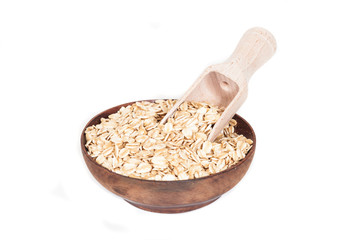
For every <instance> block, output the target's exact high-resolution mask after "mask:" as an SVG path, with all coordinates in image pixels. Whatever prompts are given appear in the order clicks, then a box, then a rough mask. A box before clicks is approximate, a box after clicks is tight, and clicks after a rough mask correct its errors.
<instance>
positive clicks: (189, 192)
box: [81, 100, 256, 213]
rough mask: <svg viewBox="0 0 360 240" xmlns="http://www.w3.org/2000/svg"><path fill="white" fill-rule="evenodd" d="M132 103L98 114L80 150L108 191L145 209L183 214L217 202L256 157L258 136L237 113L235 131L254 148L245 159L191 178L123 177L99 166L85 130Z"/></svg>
mask: <svg viewBox="0 0 360 240" xmlns="http://www.w3.org/2000/svg"><path fill="white" fill-rule="evenodd" d="M144 101H149V102H154V101H155V100H144ZM133 103H135V102H130V103H125V104H122V105H119V106H116V107H113V108H110V109H108V110H106V111H104V112H102V113H99V114H98V115H96V116H95V117H94V118H93V119H91V120H90V121H89V122H88V123H87V124H86V126H85V128H84V130H83V131H82V133H81V150H82V154H83V156H84V159H85V162H86V165H87V166H88V168H89V170H90V172H91V173H92V175H93V176H94V177H95V179H96V180H97V181H99V182H100V183H101V185H103V186H104V187H105V188H106V189H108V190H109V191H111V192H113V193H115V194H116V195H119V196H120V197H122V198H123V199H124V200H125V201H127V202H129V203H130V204H132V205H134V206H136V207H138V208H141V209H143V210H147V211H152V212H160V213H180V212H187V211H191V210H194V209H197V208H201V207H203V206H206V205H208V204H210V203H212V202H214V201H215V200H217V199H218V198H219V197H220V196H221V195H222V194H224V193H225V192H227V191H229V190H230V189H231V188H233V187H234V186H235V185H236V184H237V183H238V182H239V181H240V180H241V179H242V178H243V176H244V175H245V173H246V171H247V170H248V168H249V166H250V163H251V161H252V159H253V157H254V153H255V147H256V138H255V133H254V130H253V129H252V127H251V126H250V124H249V123H248V122H246V121H245V119H243V118H242V117H240V116H239V115H237V114H236V115H235V116H234V119H235V120H236V121H237V125H236V126H235V132H236V133H238V134H243V135H244V136H245V137H247V138H250V139H251V140H253V141H254V143H253V147H252V148H251V149H250V151H249V152H248V153H247V154H246V157H245V158H244V159H243V160H241V161H240V162H238V163H237V164H235V165H233V166H231V167H230V168H228V169H226V170H224V171H222V172H219V173H216V174H212V175H209V176H207V177H202V178H197V179H190V180H176V181H155V180H142V179H137V178H131V177H127V176H123V175H120V174H117V173H114V172H112V171H110V170H108V169H106V168H104V167H103V166H101V165H99V164H98V163H96V161H95V160H94V158H92V157H91V156H90V155H89V154H88V153H87V150H86V148H85V129H86V128H87V127H89V126H91V125H94V124H98V123H100V119H101V118H106V117H108V116H109V115H110V114H112V113H115V112H117V111H118V110H119V109H120V108H121V107H126V106H128V105H130V104H133Z"/></svg>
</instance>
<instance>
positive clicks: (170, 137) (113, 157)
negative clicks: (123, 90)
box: [85, 100, 253, 181]
mask: <svg viewBox="0 0 360 240" xmlns="http://www.w3.org/2000/svg"><path fill="white" fill-rule="evenodd" d="M175 102H176V100H157V101H156V102H155V103H150V102H145V101H143V102H136V103H134V104H132V105H129V106H127V107H122V108H121V109H120V110H119V111H118V112H117V113H114V114H111V115H109V117H108V118H102V119H101V123H100V124H97V125H94V126H90V127H88V128H87V129H86V131H85V134H86V145H85V146H86V148H87V150H88V153H89V155H90V156H92V157H93V158H94V159H95V160H96V162H97V163H98V164H100V165H102V166H104V167H105V168H107V169H109V170H111V171H113V172H115V173H118V174H121V175H125V176H129V177H134V178H141V179H147V180H163V181H166V180H167V181H169V180H186V179H193V178H200V177H205V176H208V175H210V174H214V173H217V172H221V171H223V170H225V169H227V168H229V167H230V166H232V165H234V164H235V163H237V162H239V161H240V160H241V159H243V158H244V157H245V155H246V153H247V152H248V151H249V150H250V148H251V147H252V143H253V142H252V140H251V139H247V138H245V137H244V136H242V135H238V134H236V133H234V126H235V125H236V121H235V120H234V119H232V120H231V121H230V122H229V124H228V125H227V126H226V127H225V128H224V130H223V133H222V134H221V135H219V136H218V137H217V138H216V140H215V141H214V142H209V141H207V138H208V136H209V133H210V131H211V129H212V126H213V125H214V123H215V122H216V121H217V120H218V119H219V117H220V115H221V113H222V112H223V109H221V108H219V107H216V106H212V105H209V104H207V103H199V102H185V103H183V104H182V105H180V107H179V109H178V111H176V112H175V113H174V115H173V116H172V117H171V118H169V119H168V121H167V123H166V124H165V125H162V124H159V122H160V120H161V119H162V118H163V117H164V116H165V114H166V113H167V111H168V110H170V109H171V107H172V106H173V105H174V104H175Z"/></svg>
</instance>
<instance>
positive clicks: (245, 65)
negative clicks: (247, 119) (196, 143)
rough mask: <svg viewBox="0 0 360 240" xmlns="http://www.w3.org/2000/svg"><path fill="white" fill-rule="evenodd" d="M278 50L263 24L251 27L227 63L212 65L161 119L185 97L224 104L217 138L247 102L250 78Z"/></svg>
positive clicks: (214, 134)
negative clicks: (261, 26) (260, 26)
mask: <svg viewBox="0 0 360 240" xmlns="http://www.w3.org/2000/svg"><path fill="white" fill-rule="evenodd" d="M275 50H276V41H275V38H274V37H273V35H272V34H271V33H270V32H269V31H267V30H266V29H263V28H259V27H256V28H251V29H249V30H248V31H247V32H246V33H245V34H244V35H243V37H242V38H241V40H240V42H239V44H238V45H237V47H236V49H235V51H234V52H233V54H232V55H231V56H230V58H229V59H227V60H226V61H225V62H224V63H220V64H216V65H212V66H209V67H207V68H206V69H205V71H204V72H203V73H202V74H201V75H200V77H199V78H198V79H197V80H196V81H195V82H194V83H193V85H192V86H191V87H190V88H189V89H188V90H187V92H186V93H185V94H184V96H183V97H182V98H181V99H180V100H178V101H177V102H176V104H175V105H174V107H173V108H171V109H170V110H169V112H168V113H167V114H166V115H165V117H164V118H163V119H162V120H161V123H162V124H165V123H166V121H167V119H168V118H169V117H171V116H172V115H173V113H174V112H175V111H176V110H177V108H178V107H179V106H180V105H181V104H182V103H183V102H184V101H196V102H207V103H210V104H214V105H217V106H220V107H225V111H224V112H223V113H222V115H221V117H220V118H219V120H218V121H217V122H216V123H215V125H214V127H213V129H212V131H211V133H210V135H209V138H208V140H209V141H214V140H215V138H216V137H217V136H218V135H219V134H220V133H221V131H222V130H223V129H224V127H225V125H226V124H227V123H228V122H229V121H230V120H231V118H232V117H233V116H234V115H235V113H236V111H237V110H238V109H239V108H240V107H241V105H242V104H243V103H244V101H245V99H246V97H247V93H248V82H249V79H250V77H251V76H252V75H253V73H254V72H255V71H256V70H257V69H258V68H260V67H261V66H262V65H263V64H264V63H265V62H266V61H267V60H269V59H270V58H271V57H272V55H274V53H275Z"/></svg>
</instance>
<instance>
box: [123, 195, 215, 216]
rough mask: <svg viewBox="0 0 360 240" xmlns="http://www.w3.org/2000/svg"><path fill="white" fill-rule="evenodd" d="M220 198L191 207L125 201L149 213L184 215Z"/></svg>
mask: <svg viewBox="0 0 360 240" xmlns="http://www.w3.org/2000/svg"><path fill="white" fill-rule="evenodd" d="M219 198H220V196H219V197H216V198H214V199H210V200H209V201H205V202H200V203H194V204H189V205H181V206H173V207H172V206H170V207H167V206H154V205H145V204H141V203H136V202H133V201H130V200H127V199H124V200H125V201H126V202H128V203H130V204H131V205H133V206H135V207H137V208H140V209H142V210H145V211H149V212H157V213H183V212H189V211H192V210H195V209H198V208H201V207H204V206H206V205H209V204H210V203H213V202H215V201H216V200H217V199H219Z"/></svg>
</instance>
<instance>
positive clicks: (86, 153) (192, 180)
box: [80, 99, 256, 184]
mask: <svg viewBox="0 0 360 240" xmlns="http://www.w3.org/2000/svg"><path fill="white" fill-rule="evenodd" d="M156 100H168V99H147V100H137V101H133V102H127V103H123V104H120V105H117V106H114V107H111V108H108V109H106V110H104V111H102V112H100V113H98V114H96V115H95V116H94V117H92V118H91V119H90V120H89V121H88V122H87V123H86V125H85V127H84V128H83V130H82V131H81V137H80V145H81V151H82V153H83V158H87V159H89V160H90V161H91V162H93V163H94V164H96V165H97V166H99V167H101V168H103V169H104V170H105V171H107V172H108V173H110V174H113V175H114V176H116V177H124V178H128V179H131V180H134V181H140V182H148V183H150V182H153V183H167V184H169V183H176V182H181V183H186V182H194V181H201V180H204V179H209V178H212V177H216V176H219V175H221V174H223V173H226V172H229V171H232V170H233V169H235V168H237V167H238V166H240V165H241V164H243V163H245V162H246V161H247V160H249V158H251V157H250V156H253V155H254V153H255V148H256V135H255V132H254V129H253V128H252V127H251V125H250V124H249V123H248V121H246V120H245V119H244V118H243V117H241V116H240V115H239V114H235V115H234V116H237V117H239V118H240V119H241V120H242V121H243V122H244V123H245V124H246V125H247V126H248V127H249V128H250V131H251V133H252V135H253V136H254V137H253V139H251V140H252V141H253V146H252V147H251V149H250V150H249V152H248V153H247V154H246V156H245V158H243V159H242V160H241V161H239V162H238V163H236V164H234V165H232V166H230V167H229V168H227V169H225V170H223V171H221V172H218V173H214V174H210V175H208V176H205V177H200V178H193V179H186V180H165V181H163V180H148V179H141V178H134V177H129V176H125V175H122V174H119V173H115V172H113V171H111V170H109V169H107V168H106V167H104V166H102V165H100V164H99V163H97V162H96V160H95V159H94V158H93V157H91V156H90V155H89V154H88V152H87V150H86V147H85V144H86V139H85V130H86V128H88V127H89V126H90V123H91V122H92V121H93V120H94V119H95V118H97V117H98V116H99V115H102V114H104V113H105V112H107V111H109V110H110V109H113V108H119V109H120V108H121V106H122V107H123V106H124V105H125V106H128V105H131V104H134V103H136V102H154V101H156ZM172 100H177V99H172Z"/></svg>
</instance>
